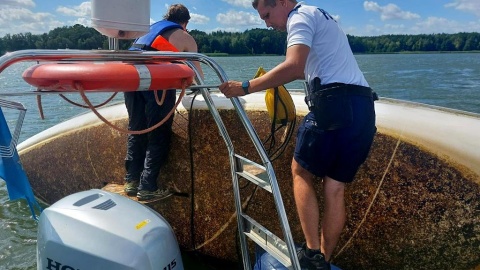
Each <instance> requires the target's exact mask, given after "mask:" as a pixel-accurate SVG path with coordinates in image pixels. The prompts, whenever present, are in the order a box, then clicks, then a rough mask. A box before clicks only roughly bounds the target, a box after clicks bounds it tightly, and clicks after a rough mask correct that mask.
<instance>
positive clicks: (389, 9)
mask: <svg viewBox="0 0 480 270" xmlns="http://www.w3.org/2000/svg"><path fill="white" fill-rule="evenodd" d="M363 8H364V9H365V10H366V11H374V12H378V13H380V18H381V20H382V21H387V20H412V19H418V18H420V15H418V14H416V13H412V12H409V11H403V10H401V9H400V8H399V7H398V6H397V5H395V4H387V5H386V6H380V5H379V4H378V3H376V2H371V1H365V2H363Z"/></svg>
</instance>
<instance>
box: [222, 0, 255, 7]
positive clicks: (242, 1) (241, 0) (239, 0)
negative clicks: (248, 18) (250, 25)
mask: <svg viewBox="0 0 480 270" xmlns="http://www.w3.org/2000/svg"><path fill="white" fill-rule="evenodd" d="M222 1H223V2H226V3H228V4H230V5H232V6H236V7H244V8H251V7H252V1H251V0H222Z"/></svg>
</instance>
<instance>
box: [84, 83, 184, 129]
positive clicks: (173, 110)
mask: <svg viewBox="0 0 480 270" xmlns="http://www.w3.org/2000/svg"><path fill="white" fill-rule="evenodd" d="M188 85H189V82H188V81H187V80H186V79H182V91H181V92H180V95H179V97H178V99H177V102H176V103H175V105H174V106H173V108H172V109H171V110H170V112H169V113H168V114H167V116H165V118H163V119H162V120H161V121H160V122H158V123H157V124H155V125H153V126H151V127H149V128H146V129H143V130H128V129H124V128H121V127H118V126H116V125H114V124H112V123H111V122H110V121H108V120H107V119H106V118H105V117H103V115H101V114H100V113H99V112H98V110H97V109H96V108H95V106H93V104H92V103H91V102H90V100H89V99H88V97H87V96H86V95H85V90H83V86H82V84H81V83H79V82H76V83H75V87H76V88H77V89H78V92H79V93H80V96H81V97H82V99H83V101H84V102H85V103H86V104H87V105H88V108H89V109H90V110H92V112H93V113H94V114H95V115H96V116H97V117H98V118H99V119H100V120H102V122H104V123H105V124H106V125H107V126H109V127H111V128H113V129H115V130H116V131H118V132H120V133H124V134H133V135H139V134H145V133H148V132H150V131H152V130H154V129H156V128H158V127H159V126H161V125H163V124H164V123H165V122H166V121H167V120H168V119H169V118H170V117H171V116H172V115H173V113H174V112H175V110H176V109H177V107H178V105H179V104H180V102H181V101H182V99H183V96H184V95H185V90H186V88H187V87H188ZM163 92H164V93H163V94H162V100H161V101H159V100H158V96H157V94H156V93H155V99H156V100H157V104H159V105H161V104H163V100H164V99H165V91H163Z"/></svg>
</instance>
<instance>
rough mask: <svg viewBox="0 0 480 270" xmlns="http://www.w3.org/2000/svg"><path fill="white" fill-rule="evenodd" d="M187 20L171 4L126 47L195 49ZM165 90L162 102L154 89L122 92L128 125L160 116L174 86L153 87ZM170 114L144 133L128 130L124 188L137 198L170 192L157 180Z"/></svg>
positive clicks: (143, 125)
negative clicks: (165, 87)
mask: <svg viewBox="0 0 480 270" xmlns="http://www.w3.org/2000/svg"><path fill="white" fill-rule="evenodd" d="M189 20H190V13H189V11H188V9H187V8H186V7H185V6H184V5H182V4H174V5H171V6H170V7H169V9H168V12H167V13H166V14H165V16H164V20H161V21H158V22H156V23H154V24H153V25H151V26H150V32H149V33H148V34H146V35H144V36H142V37H140V38H138V39H137V40H135V42H134V44H133V45H132V47H131V48H130V50H147V51H152V50H153V51H174V52H197V51H198V48H197V43H196V42H195V40H194V38H193V37H192V36H191V35H190V34H188V32H187V30H186V28H187V24H188V21H189ZM194 64H195V66H196V67H197V69H198V71H199V73H200V75H201V77H202V79H203V72H202V69H201V67H200V64H199V63H198V62H195V63H194ZM163 91H166V93H165V94H166V95H165V99H164V102H163V103H162V105H158V104H157V101H156V99H155V93H154V91H136V92H125V93H124V95H125V106H126V107H127V111H128V117H129V121H128V129H129V130H132V131H138V130H143V129H146V128H149V127H151V126H153V125H155V124H157V123H158V122H160V121H161V120H162V119H164V118H165V117H166V115H167V114H168V113H169V112H170V111H171V110H172V108H173V107H174V106H175V100H176V95H175V92H176V90H175V89H170V90H161V91H155V92H158V93H157V95H158V97H161V96H162V95H163V93H162V92H163ZM172 123H173V115H172V116H171V117H170V118H169V119H168V120H167V121H166V122H165V123H164V124H163V125H161V126H160V127H158V128H156V129H154V130H152V131H150V132H148V133H144V134H139V135H134V134H129V135H128V139H127V154H126V157H125V169H126V174H125V185H124V190H125V192H126V193H127V194H128V195H129V196H137V198H138V200H150V199H164V198H167V197H169V196H171V195H172V192H171V191H170V190H169V189H168V188H166V187H162V186H161V185H160V186H159V184H158V183H157V178H158V175H159V173H160V169H161V167H162V166H163V164H164V163H165V161H166V159H167V156H168V153H169V149H170V140H171V133H172Z"/></svg>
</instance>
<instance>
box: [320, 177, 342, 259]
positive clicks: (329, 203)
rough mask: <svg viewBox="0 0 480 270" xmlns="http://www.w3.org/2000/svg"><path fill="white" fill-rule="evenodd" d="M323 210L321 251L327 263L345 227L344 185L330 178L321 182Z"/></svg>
mask: <svg viewBox="0 0 480 270" xmlns="http://www.w3.org/2000/svg"><path fill="white" fill-rule="evenodd" d="M323 194H324V198H325V209H324V215H323V219H322V230H321V251H322V253H323V254H324V255H325V260H326V261H327V262H328V261H330V259H331V256H332V253H333V251H334V249H335V247H336V246H337V243H338V240H339V239H340V235H341V234H342V231H343V227H344V226H345V221H346V215H345V199H344V195H345V183H342V182H338V181H336V180H334V179H332V178H330V177H325V178H324V181H323Z"/></svg>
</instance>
